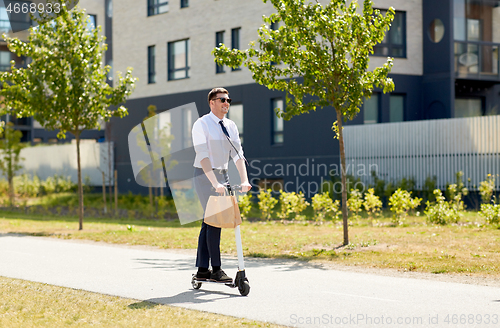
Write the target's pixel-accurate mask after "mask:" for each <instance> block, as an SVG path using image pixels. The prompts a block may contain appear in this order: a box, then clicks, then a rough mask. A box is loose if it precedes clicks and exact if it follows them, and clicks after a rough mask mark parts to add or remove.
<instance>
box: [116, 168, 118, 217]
mask: <svg viewBox="0 0 500 328" xmlns="http://www.w3.org/2000/svg"><path fill="white" fill-rule="evenodd" d="M115 215H118V171H117V170H115Z"/></svg>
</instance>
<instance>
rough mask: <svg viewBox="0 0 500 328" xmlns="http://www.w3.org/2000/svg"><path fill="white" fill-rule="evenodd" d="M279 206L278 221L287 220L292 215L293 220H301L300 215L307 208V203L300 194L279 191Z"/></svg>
mask: <svg viewBox="0 0 500 328" xmlns="http://www.w3.org/2000/svg"><path fill="white" fill-rule="evenodd" d="M280 205H281V211H280V212H279V213H278V217H279V218H280V219H282V220H284V219H287V218H289V217H290V216H293V215H294V214H295V219H303V216H301V215H300V213H301V212H302V211H304V210H305V209H306V208H307V206H309V203H308V202H307V201H306V198H305V196H304V194H303V193H302V192H300V193H298V194H297V193H296V192H285V191H283V190H280Z"/></svg>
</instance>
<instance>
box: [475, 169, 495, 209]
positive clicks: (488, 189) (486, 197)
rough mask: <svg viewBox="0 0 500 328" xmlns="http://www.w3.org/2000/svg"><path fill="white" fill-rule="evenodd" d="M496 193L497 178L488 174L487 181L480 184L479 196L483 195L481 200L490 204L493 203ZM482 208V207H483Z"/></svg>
mask: <svg viewBox="0 0 500 328" xmlns="http://www.w3.org/2000/svg"><path fill="white" fill-rule="evenodd" d="M494 191H495V177H494V176H492V175H491V174H488V176H487V177H486V180H484V181H482V182H481V183H480V184H479V194H480V195H481V200H482V201H483V203H484V204H489V203H490V202H491V197H492V196H493V192H494ZM481 208H482V206H481Z"/></svg>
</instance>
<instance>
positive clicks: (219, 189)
mask: <svg viewBox="0 0 500 328" xmlns="http://www.w3.org/2000/svg"><path fill="white" fill-rule="evenodd" d="M214 188H215V191H216V192H217V193H219V194H220V195H222V194H224V193H225V192H226V187H224V185H223V184H221V183H218V184H217V186H215V187H214Z"/></svg>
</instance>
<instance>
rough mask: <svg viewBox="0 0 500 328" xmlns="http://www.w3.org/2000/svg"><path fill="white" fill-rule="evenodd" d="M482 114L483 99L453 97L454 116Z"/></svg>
mask: <svg viewBox="0 0 500 328" xmlns="http://www.w3.org/2000/svg"><path fill="white" fill-rule="evenodd" d="M482 115H483V100H482V99H481V98H457V99H455V117H476V116H482Z"/></svg>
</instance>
